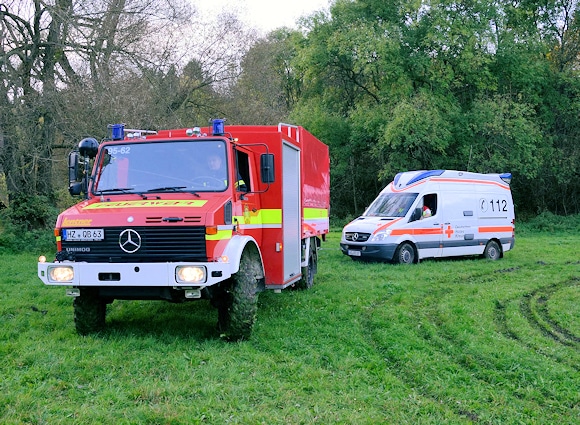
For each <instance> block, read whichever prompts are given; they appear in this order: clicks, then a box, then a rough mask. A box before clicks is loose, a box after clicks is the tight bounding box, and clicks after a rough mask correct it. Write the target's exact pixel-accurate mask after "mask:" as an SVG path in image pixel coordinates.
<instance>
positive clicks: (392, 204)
mask: <svg viewBox="0 0 580 425" xmlns="http://www.w3.org/2000/svg"><path fill="white" fill-rule="evenodd" d="M416 198H417V194H416V193H384V194H382V195H380V196H379V197H378V198H377V199H376V200H375V201H374V202H373V203H372V204H371V206H370V207H369V208H368V209H367V210H366V211H365V213H364V214H363V215H364V216H366V217H404V216H405V215H406V214H407V211H409V208H411V205H413V202H414V201H415V199H416Z"/></svg>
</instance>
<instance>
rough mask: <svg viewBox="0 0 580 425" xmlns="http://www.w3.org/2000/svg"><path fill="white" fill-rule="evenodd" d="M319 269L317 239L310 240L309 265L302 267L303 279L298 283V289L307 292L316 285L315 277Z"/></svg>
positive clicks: (296, 285)
mask: <svg viewBox="0 0 580 425" xmlns="http://www.w3.org/2000/svg"><path fill="white" fill-rule="evenodd" d="M317 268H318V253H317V249H316V238H311V240H310V250H309V253H308V265H307V266H306V267H302V277H301V278H300V280H299V281H298V282H296V284H295V287H296V289H300V290H306V289H310V288H312V285H314V275H315V274H316V272H317Z"/></svg>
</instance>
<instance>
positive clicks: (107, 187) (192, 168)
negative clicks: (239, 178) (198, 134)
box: [92, 140, 228, 195]
mask: <svg viewBox="0 0 580 425" xmlns="http://www.w3.org/2000/svg"><path fill="white" fill-rule="evenodd" d="M226 158H227V156H226V146H225V144H224V143H223V142H222V141H217V140H212V141H207V140H206V141H199V142H197V141H189V140H188V141H177V142H176V141H172V142H152V143H147V142H143V141H139V142H137V143H127V142H123V143H120V144H116V145H109V146H107V147H106V148H105V149H103V150H102V151H101V153H100V156H99V157H98V158H97V164H99V166H98V167H97V170H96V175H95V176H94V185H93V188H92V189H93V190H92V191H93V193H94V194H96V195H103V194H107V195H113V194H123V193H140V194H142V193H147V192H204V191H205V192H208V191H211V192H221V191H224V190H225V189H226V188H227V186H228V177H227V176H228V173H227V159H226Z"/></svg>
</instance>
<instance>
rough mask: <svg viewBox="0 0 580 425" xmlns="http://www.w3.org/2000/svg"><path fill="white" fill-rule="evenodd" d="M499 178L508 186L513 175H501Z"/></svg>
mask: <svg viewBox="0 0 580 425" xmlns="http://www.w3.org/2000/svg"><path fill="white" fill-rule="evenodd" d="M499 178H500V179H502V180H503V181H504V182H506V183H507V184H510V183H511V182H512V173H503V174H500V175H499Z"/></svg>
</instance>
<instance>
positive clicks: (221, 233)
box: [205, 229, 232, 241]
mask: <svg viewBox="0 0 580 425" xmlns="http://www.w3.org/2000/svg"><path fill="white" fill-rule="evenodd" d="M231 238H232V229H227V230H218V231H217V233H216V234H215V235H205V240H206V241H221V240H223V239H231Z"/></svg>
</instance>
